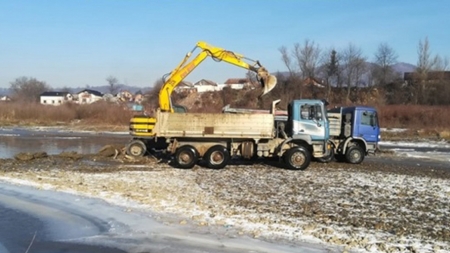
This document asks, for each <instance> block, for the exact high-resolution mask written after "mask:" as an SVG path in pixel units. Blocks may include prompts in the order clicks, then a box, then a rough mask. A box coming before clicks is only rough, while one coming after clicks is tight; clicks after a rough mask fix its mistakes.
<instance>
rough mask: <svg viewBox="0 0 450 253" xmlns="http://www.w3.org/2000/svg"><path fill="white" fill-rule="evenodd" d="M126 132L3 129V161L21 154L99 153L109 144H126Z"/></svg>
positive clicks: (0, 149)
mask: <svg viewBox="0 0 450 253" xmlns="http://www.w3.org/2000/svg"><path fill="white" fill-rule="evenodd" d="M129 140H130V136H129V134H128V133H127V132H119V133H114V132H89V131H85V132H76V133H74V132H72V131H67V130H64V129H61V128H51V127H41V128H33V129H27V128H0V158H12V157H14V155H15V154H17V153H20V152H31V153H35V152H47V154H49V155H54V154H60V153H61V152H69V151H74V152H77V153H79V154H92V153H96V152H97V151H98V150H99V149H100V148H101V147H103V146H104V145H107V144H120V145H126V144H127V143H128V141H129Z"/></svg>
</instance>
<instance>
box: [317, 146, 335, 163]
mask: <svg viewBox="0 0 450 253" xmlns="http://www.w3.org/2000/svg"><path fill="white" fill-rule="evenodd" d="M333 159H334V149H331V150H330V154H329V155H327V156H324V157H319V158H317V160H318V161H319V162H321V163H329V162H331V161H333Z"/></svg>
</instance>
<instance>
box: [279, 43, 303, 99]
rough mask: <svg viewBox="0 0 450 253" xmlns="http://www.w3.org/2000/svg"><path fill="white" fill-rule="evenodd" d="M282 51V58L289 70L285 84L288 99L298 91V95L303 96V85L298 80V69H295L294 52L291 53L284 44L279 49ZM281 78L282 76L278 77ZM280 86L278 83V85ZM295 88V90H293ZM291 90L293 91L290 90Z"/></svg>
mask: <svg viewBox="0 0 450 253" xmlns="http://www.w3.org/2000/svg"><path fill="white" fill-rule="evenodd" d="M278 50H279V51H280V53H281V60H282V61H283V63H284V64H285V65H286V68H287V69H288V72H289V77H288V78H287V82H286V83H285V85H284V87H283V88H284V89H283V91H284V93H285V94H286V99H288V100H291V99H292V98H294V97H295V96H297V95H296V94H297V93H298V94H299V95H298V97H299V98H301V97H302V93H303V89H302V87H301V83H300V82H298V76H299V73H298V70H296V69H295V65H294V63H293V60H292V54H290V53H289V51H288V49H287V48H286V47H285V46H282V47H280V48H279V49H278ZM278 79H279V80H281V78H278ZM277 86H278V85H277ZM292 89H294V91H295V92H292ZM290 90H291V92H289V91H290Z"/></svg>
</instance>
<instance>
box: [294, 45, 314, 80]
mask: <svg viewBox="0 0 450 253" xmlns="http://www.w3.org/2000/svg"><path fill="white" fill-rule="evenodd" d="M294 56H295V58H296V60H297V65H298V67H299V69H300V71H301V73H302V78H303V79H305V78H307V77H315V74H316V68H317V66H318V63H319V56H320V48H319V46H318V45H316V44H315V43H314V41H309V40H308V39H307V40H305V42H304V43H303V45H300V44H298V43H296V44H295V45H294Z"/></svg>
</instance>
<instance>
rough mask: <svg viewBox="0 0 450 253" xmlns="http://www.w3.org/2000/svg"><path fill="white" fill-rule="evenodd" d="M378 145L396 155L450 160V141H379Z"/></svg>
mask: <svg viewBox="0 0 450 253" xmlns="http://www.w3.org/2000/svg"><path fill="white" fill-rule="evenodd" d="M379 145H380V146H382V147H383V148H384V149H389V150H392V151H394V153H395V154H396V155H398V156H403V157H411V158H420V159H430V160H437V161H443V162H450V155H449V152H450V143H449V142H447V141H427V142H409V141H381V142H379Z"/></svg>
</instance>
